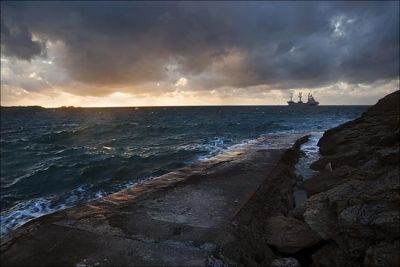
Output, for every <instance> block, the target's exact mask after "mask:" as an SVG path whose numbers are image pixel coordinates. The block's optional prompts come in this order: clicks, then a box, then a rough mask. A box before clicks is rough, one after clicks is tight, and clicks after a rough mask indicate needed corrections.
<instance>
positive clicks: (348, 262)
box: [236, 91, 400, 267]
mask: <svg viewBox="0 0 400 267" xmlns="http://www.w3.org/2000/svg"><path fill="white" fill-rule="evenodd" d="M399 95H400V93H399V91H396V92H394V93H392V94H390V95H388V96H386V97H385V98H383V99H381V100H380V101H379V102H378V103H377V104H376V105H374V106H372V107H370V108H369V109H368V110H367V111H366V112H365V113H364V114H363V115H362V116H361V117H360V118H358V119H356V120H353V121H350V122H348V123H345V124H343V125H340V126H338V127H336V128H333V129H330V130H328V131H326V132H325V133H324V135H323V137H322V138H321V139H320V141H319V143H318V146H319V147H320V154H321V157H320V159H318V160H317V161H316V162H314V163H313V164H312V165H311V167H312V168H313V169H315V170H316V171H318V172H317V173H316V175H314V176H313V177H311V178H310V179H307V180H304V181H299V177H296V174H295V173H294V164H295V162H296V160H297V158H298V155H297V154H296V153H295V152H294V151H292V153H287V154H285V155H286V158H285V157H284V158H283V159H282V161H281V163H280V164H281V165H282V164H283V165H284V166H285V168H284V169H285V170H284V171H282V170H280V169H279V167H278V169H277V171H275V172H274V173H273V174H271V175H272V176H274V175H275V176H278V177H279V179H275V182H277V183H280V185H279V186H271V185H269V184H263V185H262V186H261V187H260V189H259V190H258V191H257V192H256V194H255V195H254V196H253V197H252V199H250V201H249V202H248V203H247V204H246V205H245V206H244V207H243V209H242V210H241V211H240V213H239V214H238V216H237V218H236V222H237V231H238V233H239V236H240V240H241V249H240V250H241V257H240V261H239V265H242V266H316V267H319V266H321V267H325V266H326V267H328V266H337V267H345V266H393V267H396V266H400V260H399V251H400V246H399V237H400V212H399V209H400V194H399V190H400V180H399V160H400V152H399V139H400V136H399V128H400V122H399V115H400V112H399V103H400V99H399ZM297 151H298V150H297ZM269 180H271V179H269ZM298 186H300V187H302V188H303V189H304V190H305V191H306V192H307V195H308V199H307V201H306V203H305V204H304V205H301V206H298V207H296V206H295V205H294V203H293V188H295V187H298ZM277 190H278V191H277ZM279 190H280V191H279Z"/></svg>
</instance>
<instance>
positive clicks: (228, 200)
mask: <svg viewBox="0 0 400 267" xmlns="http://www.w3.org/2000/svg"><path fill="white" fill-rule="evenodd" d="M299 137H300V135H274V136H268V137H264V138H260V139H258V140H257V141H255V142H252V143H249V144H246V145H243V146H240V147H237V148H235V149H232V150H231V151H229V152H226V153H224V154H223V155H220V156H217V157H215V158H212V159H209V160H205V161H202V162H199V163H196V164H194V165H192V166H190V167H185V168H183V169H181V170H178V171H176V172H172V173H169V174H166V175H163V176H161V177H159V178H156V179H153V180H151V181H148V182H146V183H143V184H141V185H138V186H136V187H134V188H131V189H127V190H124V191H121V192H118V193H115V194H112V195H110V196H108V197H105V198H104V199H102V200H99V201H95V202H92V203H88V204H84V205H80V206H76V207H73V208H70V209H66V210H63V211H60V212H56V213H54V214H50V215H47V216H43V217H40V218H38V219H35V220H33V221H31V222H29V223H27V224H25V225H24V226H22V227H20V228H19V229H16V230H15V231H13V232H11V233H10V234H9V235H8V236H6V237H4V238H2V244H1V263H2V265H3V266H206V265H210V259H215V257H216V256H215V255H216V253H217V251H218V250H220V249H224V250H225V251H228V252H229V251H230V254H232V255H234V254H235V250H236V249H237V248H238V242H240V240H238V239H237V237H236V235H235V233H234V231H233V230H232V224H231V220H232V218H233V217H234V216H235V215H236V213H237V212H238V211H239V210H240V208H241V207H242V206H243V205H244V204H245V203H246V202H247V200H248V199H249V198H250V197H251V196H252V194H253V193H254V192H255V191H256V190H257V188H258V187H259V186H260V185H261V184H262V183H263V181H265V179H266V178H267V177H268V175H269V173H270V172H271V171H272V170H273V169H274V166H275V165H276V163H277V162H278V161H279V159H280V157H281V156H282V154H283V153H284V151H285V150H286V149H287V148H289V147H291V146H292V144H293V143H294V142H295V141H296V140H297V139H298V138H299ZM227 254H229V253H227ZM225 261H226V259H225ZM228 261H229V260H228Z"/></svg>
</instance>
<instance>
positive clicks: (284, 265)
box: [271, 258, 301, 267]
mask: <svg viewBox="0 0 400 267" xmlns="http://www.w3.org/2000/svg"><path fill="white" fill-rule="evenodd" d="M271 267H301V266H300V263H299V262H298V261H297V260H296V259H295V258H280V259H276V260H274V261H273V262H272V263H271Z"/></svg>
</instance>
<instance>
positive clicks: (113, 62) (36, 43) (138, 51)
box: [1, 1, 399, 96]
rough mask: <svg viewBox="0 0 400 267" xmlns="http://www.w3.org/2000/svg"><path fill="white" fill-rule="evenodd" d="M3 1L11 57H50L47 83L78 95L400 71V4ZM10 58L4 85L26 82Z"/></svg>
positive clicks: (354, 79)
mask: <svg viewBox="0 0 400 267" xmlns="http://www.w3.org/2000/svg"><path fill="white" fill-rule="evenodd" d="M1 7H2V9H1V48H2V49H1V51H2V58H3V57H4V58H6V59H9V61H8V62H17V61H21V60H25V61H32V62H33V60H36V61H37V60H41V62H43V61H44V62H45V61H46V60H49V59H50V60H51V63H52V66H50V67H49V66H47V65H46V66H45V69H43V68H44V67H43V66H42V67H41V66H37V69H38V71H43V72H44V73H43V75H42V77H43V79H42V80H45V81H46V82H47V84H51V85H53V86H57V87H59V88H62V90H64V91H66V92H69V93H72V94H75V95H84V96H99V95H100V96H101V95H107V94H111V93H113V92H115V91H117V90H118V91H123V92H130V93H136V94H154V95H157V94H162V93H163V92H168V91H171V90H176V88H177V87H185V88H186V90H193V91H202V90H215V89H217V90H226V88H240V89H241V90H243V88H244V89H246V88H249V90H251V88H253V87H257V88H258V87H259V86H264V88H266V89H288V88H302V87H311V88H320V87H324V86H329V85H331V84H334V83H337V82H345V83H349V84H358V83H364V84H365V83H374V82H376V81H379V80H387V81H392V80H395V79H398V75H399V2H397V1H396V2H347V3H346V2H153V1H149V2H115V1H113V2H96V3H93V2H92V3H91V2H2V3H1ZM2 63H3V62H2ZM8 64H9V66H7V67H9V68H10V72H12V73H13V75H8V76H7V79H3V78H2V83H6V84H8V85H13V86H17V85H16V84H15V83H16V80H18V79H22V78H21V76H19V78H18V77H17V75H15V73H16V72H18V71H21V70H20V69H18V66H17V65H18V64H14V63H13V64H14V65H11V63H8ZM42 65H43V64H42ZM38 71H37V72H38ZM31 74H32V73H30V74H29V75H31ZM2 76H3V75H2ZM24 77H25V76H24ZM30 78H32V77H30ZM179 81H180V82H179ZM182 81H185V82H182ZM18 84H19V85H18V86H20V87H21V88H22V89H24V90H28V91H30V90H35V88H31V87H32V86H31V87H29V86H26V88H25V87H23V86H21V84H23V82H21V81H19V82H18ZM45 87H47V86H45V83H44V82H43V88H45Z"/></svg>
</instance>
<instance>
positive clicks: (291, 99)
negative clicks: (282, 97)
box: [290, 93, 293, 101]
mask: <svg viewBox="0 0 400 267" xmlns="http://www.w3.org/2000/svg"><path fill="white" fill-rule="evenodd" d="M290 101H293V93H290Z"/></svg>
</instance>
